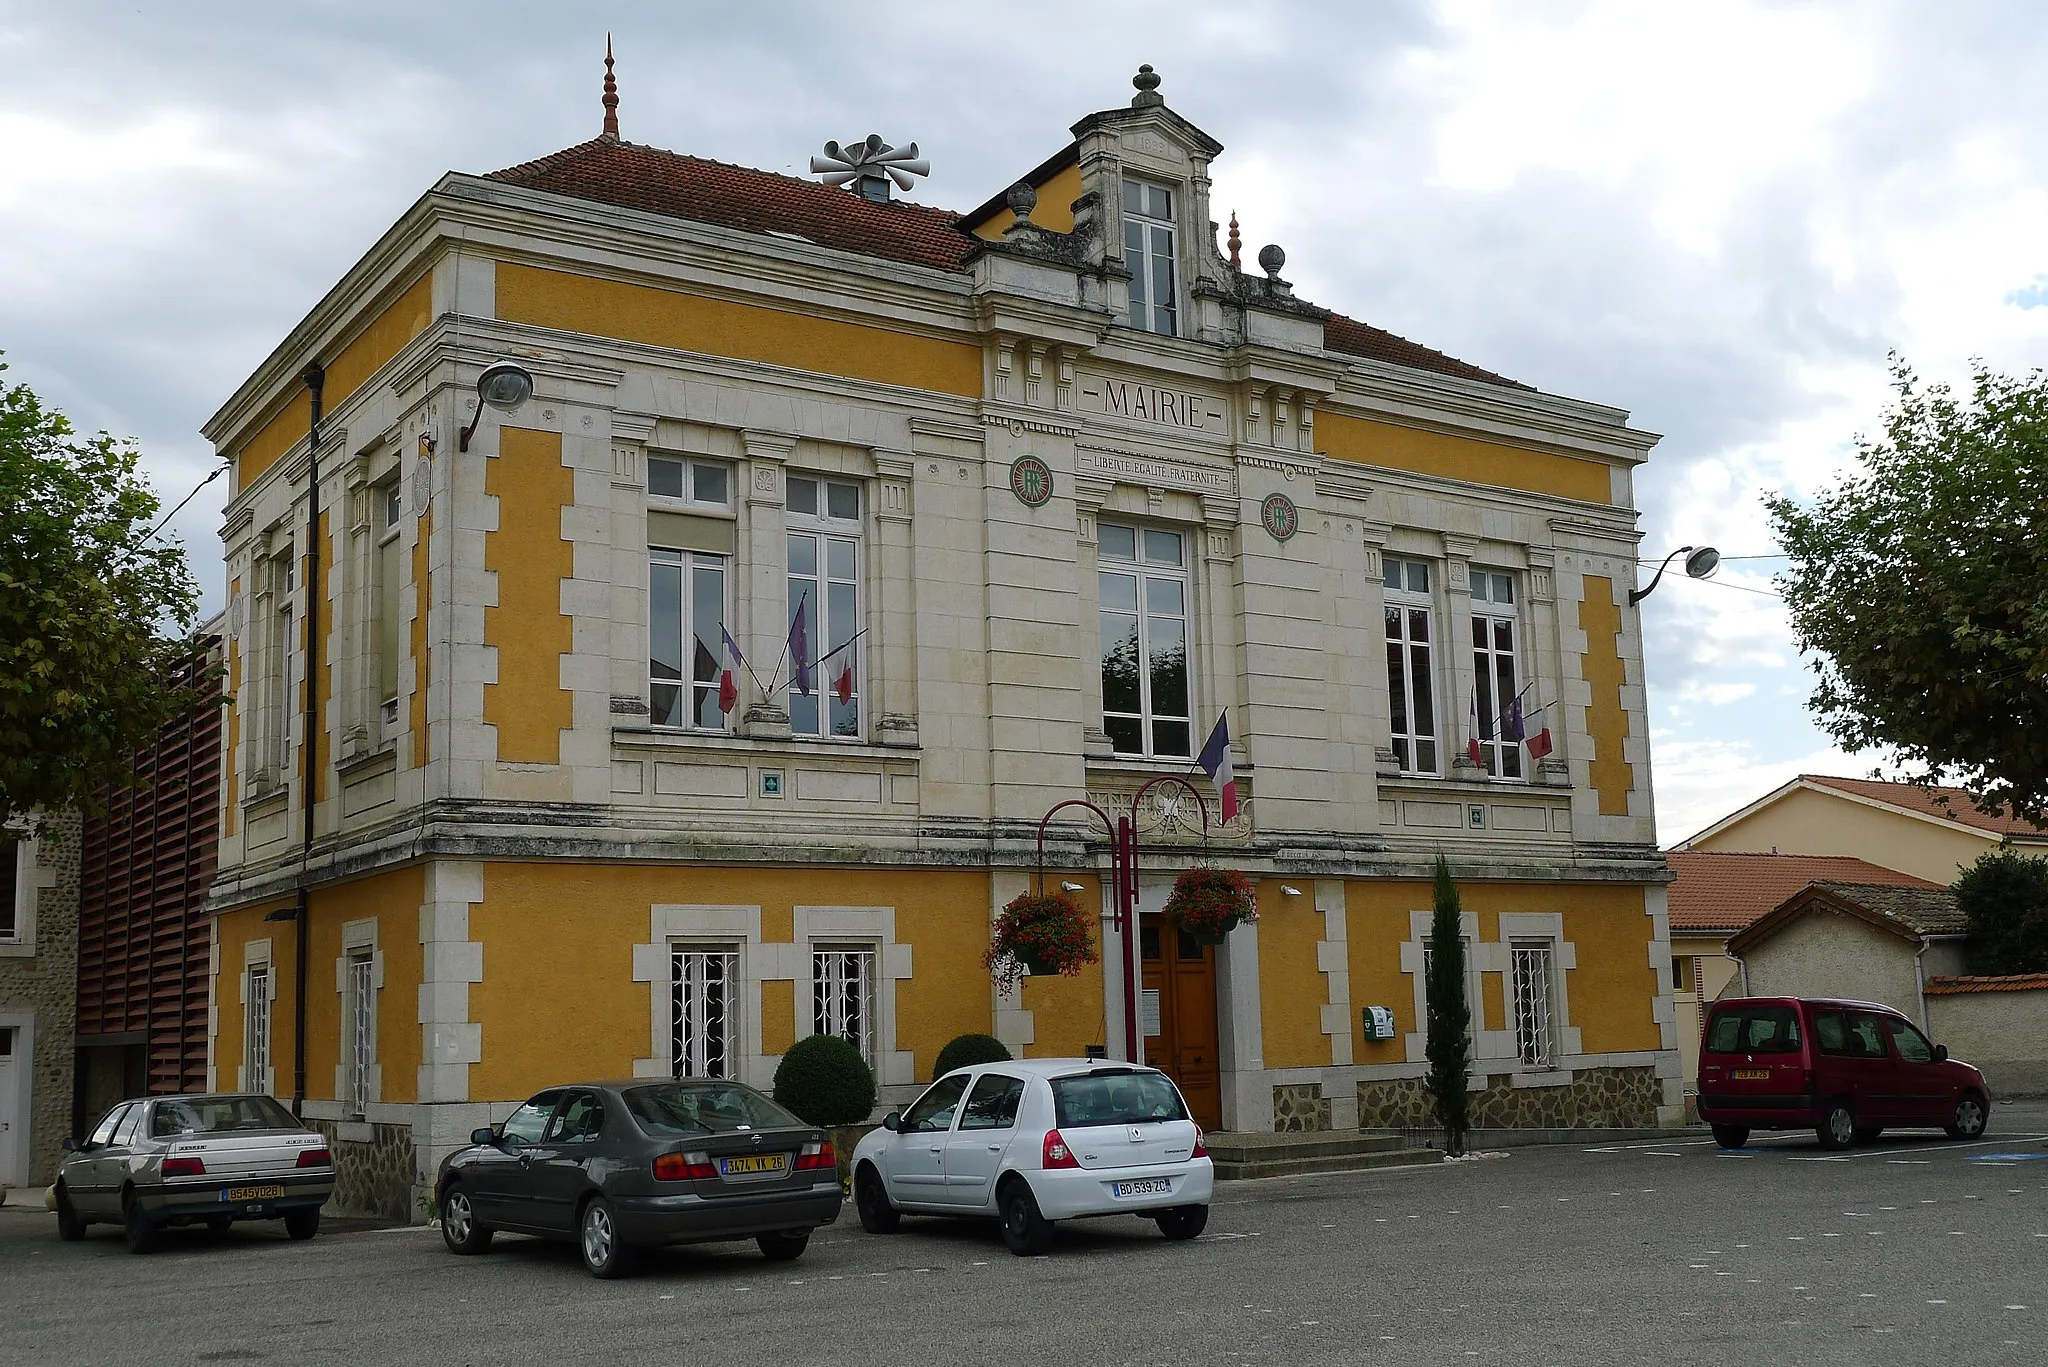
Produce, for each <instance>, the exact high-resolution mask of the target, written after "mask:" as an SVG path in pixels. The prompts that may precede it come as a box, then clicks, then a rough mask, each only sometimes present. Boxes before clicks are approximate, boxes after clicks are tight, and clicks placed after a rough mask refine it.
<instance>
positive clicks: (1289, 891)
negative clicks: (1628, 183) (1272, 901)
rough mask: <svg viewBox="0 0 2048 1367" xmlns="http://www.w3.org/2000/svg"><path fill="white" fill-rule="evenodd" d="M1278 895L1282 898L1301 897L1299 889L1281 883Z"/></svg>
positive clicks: (1290, 884)
mask: <svg viewBox="0 0 2048 1367" xmlns="http://www.w3.org/2000/svg"><path fill="white" fill-rule="evenodd" d="M1280 895H1281V896H1282V897H1299V896H1301V889H1300V888H1297V887H1296V886H1294V884H1292V883H1282V884H1281V885H1280Z"/></svg>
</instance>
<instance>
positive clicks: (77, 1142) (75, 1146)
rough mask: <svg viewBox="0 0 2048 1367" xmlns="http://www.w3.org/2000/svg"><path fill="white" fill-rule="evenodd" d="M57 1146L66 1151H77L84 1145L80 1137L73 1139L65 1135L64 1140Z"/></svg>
mask: <svg viewBox="0 0 2048 1367" xmlns="http://www.w3.org/2000/svg"><path fill="white" fill-rule="evenodd" d="M58 1147H59V1148H61V1149H63V1150H64V1152H66V1153H77V1152H78V1151H79V1150H80V1149H82V1148H84V1147H85V1141H84V1140H82V1139H74V1138H72V1137H70V1136H68V1135H67V1136H66V1137H65V1139H64V1142H63V1143H61V1144H60V1145H58Z"/></svg>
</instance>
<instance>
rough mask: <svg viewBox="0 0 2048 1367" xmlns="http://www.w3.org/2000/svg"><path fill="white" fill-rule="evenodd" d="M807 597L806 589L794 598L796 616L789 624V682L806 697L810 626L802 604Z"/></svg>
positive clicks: (809, 675)
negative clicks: (802, 593)
mask: <svg viewBox="0 0 2048 1367" xmlns="http://www.w3.org/2000/svg"><path fill="white" fill-rule="evenodd" d="M809 598H810V594H809V593H808V591H806V593H805V594H804V595H803V596H802V597H800V598H798V599H797V600H796V617H795V620H793V621H791V622H790V624H789V669H790V674H789V677H790V682H792V683H794V684H795V685H796V691H797V692H799V693H801V694H803V695H804V696H805V697H806V698H808V697H810V696H811V628H810V623H809V621H808V619H807V618H806V617H805V614H804V604H805V603H806V602H807V601H809Z"/></svg>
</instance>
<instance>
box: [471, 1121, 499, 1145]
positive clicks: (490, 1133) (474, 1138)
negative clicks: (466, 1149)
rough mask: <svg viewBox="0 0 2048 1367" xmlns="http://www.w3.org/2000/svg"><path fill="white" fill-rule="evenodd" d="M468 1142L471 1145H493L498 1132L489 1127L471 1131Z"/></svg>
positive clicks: (496, 1140) (496, 1139)
mask: <svg viewBox="0 0 2048 1367" xmlns="http://www.w3.org/2000/svg"><path fill="white" fill-rule="evenodd" d="M469 1142H470V1143H472V1144H495V1143H497V1142H498V1131H497V1130H496V1129H495V1128H493V1127H492V1126H489V1125H485V1126H483V1127H482V1128H480V1129H474V1130H471V1131H470V1132H469Z"/></svg>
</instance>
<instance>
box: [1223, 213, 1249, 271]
mask: <svg viewBox="0 0 2048 1367" xmlns="http://www.w3.org/2000/svg"><path fill="white" fill-rule="evenodd" d="M1223 245H1224V246H1226V247H1228V248H1230V265H1231V269H1233V270H1235V269H1237V267H1238V266H1239V265H1240V264H1241V263H1240V262H1239V261H1238V259H1237V253H1238V249H1239V248H1240V247H1242V246H1244V239H1243V238H1241V237H1239V236H1238V235H1237V210H1235V209H1232V210H1231V211H1230V236H1229V237H1228V238H1227V239H1225V241H1224V244H1223Z"/></svg>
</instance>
